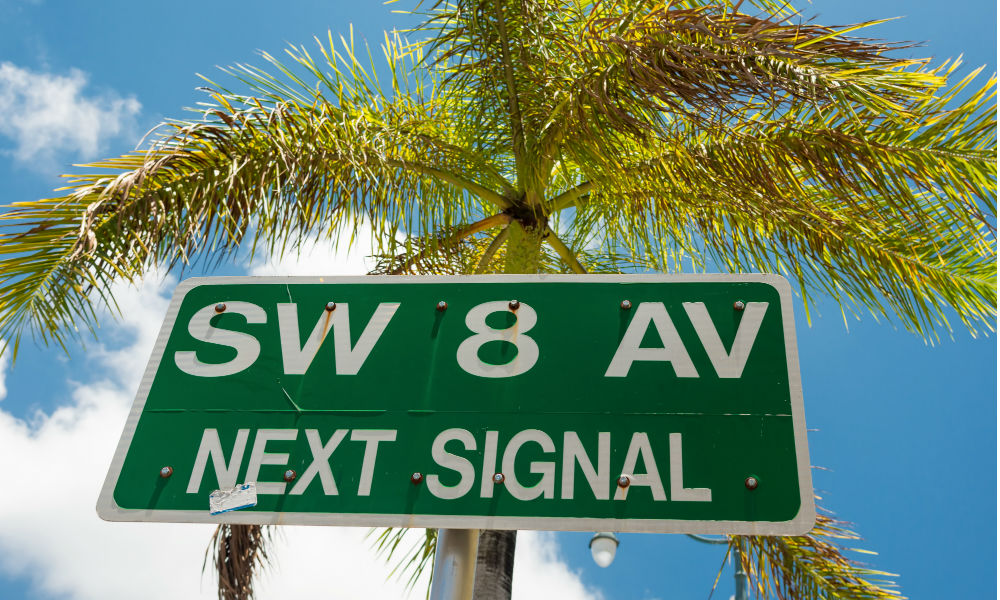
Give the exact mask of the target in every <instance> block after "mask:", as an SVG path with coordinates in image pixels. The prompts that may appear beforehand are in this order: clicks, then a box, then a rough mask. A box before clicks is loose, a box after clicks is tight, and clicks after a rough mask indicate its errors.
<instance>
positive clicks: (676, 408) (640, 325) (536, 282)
mask: <svg viewBox="0 0 1000 600" xmlns="http://www.w3.org/2000/svg"><path fill="white" fill-rule="evenodd" d="M789 296H790V294H789V291H788V286H787V283H785V282H784V280H782V279H780V278H777V277H773V276H761V275H757V276H752V275H750V276H703V277H686V278H679V277H667V276H637V277H590V276H574V277H565V276H564V277H474V278H413V279H406V278H398V277H397V278H374V277H365V278H326V279H324V280H319V279H304V278H281V279H275V278H215V279H202V280H190V281H189V282H185V284H182V287H181V288H179V289H178V291H177V293H176V295H175V298H174V300H173V303H172V305H171V308H170V313H169V314H168V316H167V321H166V322H165V324H164V328H163V331H162V332H161V336H160V339H159V341H158V343H157V347H156V350H155V351H154V356H153V358H152V359H151V363H150V367H149V370H148V371H147V374H146V378H145V380H144V383H143V387H142V389H140V391H139V395H138V398H137V401H136V406H135V407H134V409H133V413H132V415H131V417H130V420H129V423H128V425H127V427H126V431H125V434H124V436H123V439H122V443H121V445H120V447H119V452H118V454H117V455H116V458H115V462H114V464H113V465H112V468H111V471H110V473H109V476H108V480H107V482H106V484H105V487H104V489H103V491H102V496H101V499H100V501H99V504H98V511H99V513H100V515H101V516H102V517H104V518H106V519H111V520H143V521H185V522H229V523H262V524H263V523H284V524H342V525H367V526H383V525H385V526H404V527H405V526H426V527H451V528H501V529H503V528H517V529H569V530H607V531H648V532H690V533H741V534H766V535H781V534H801V533H804V532H805V531H808V530H809V529H810V528H811V527H812V524H813V522H814V519H815V513H814V507H813V501H812V486H811V481H810V478H809V468H808V453H807V451H806V445H805V437H804V436H805V431H804V430H805V420H804V417H803V415H802V397H801V390H800V387H799V380H798V365H797V357H796V356H795V344H794V329H793V323H792V321H791V318H792V317H791V309H790V304H789V303H790V297H789ZM514 298H517V302H511V301H510V300H509V299H514ZM505 299H507V300H505ZM623 300H627V302H626V303H623ZM442 301H444V302H446V303H447V306H446V308H442V306H441V305H440V304H439V303H440V302H442ZM737 303H738V304H737ZM387 306H390V307H393V308H386V307H387ZM338 310H339V311H341V312H340V313H337V311H338ZM337 319H341V320H340V321H338V320H337ZM240 336H242V337H240ZM338 336H339V337H338ZM477 336H479V337H478V338H477ZM470 339H471V340H473V341H472V342H469V341H468V340H470ZM473 346H474V347H473ZM470 347H471V350H470ZM463 352H464V353H465V354H464V355H463ZM238 367H239V370H238V371H237V370H236V369H237V368H238ZM230 371H233V372H230ZM165 467H170V469H169V470H168V469H165ZM249 483H252V484H254V485H255V488H256V494H257V497H256V504H255V505H253V506H248V507H245V508H242V509H241V510H238V511H233V512H225V513H221V514H217V515H212V514H210V513H209V495H210V494H211V493H212V492H213V491H215V490H218V489H220V488H222V489H230V488H234V486H238V485H245V484H249Z"/></svg>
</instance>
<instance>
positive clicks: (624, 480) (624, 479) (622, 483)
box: [618, 475, 632, 489]
mask: <svg viewBox="0 0 1000 600" xmlns="http://www.w3.org/2000/svg"><path fill="white" fill-rule="evenodd" d="M630 483H632V480H631V479H629V476H628V475H622V476H621V477H619V478H618V487H620V488H623V489H624V488H627V487H628V484H630Z"/></svg>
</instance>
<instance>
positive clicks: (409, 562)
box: [368, 527, 437, 597]
mask: <svg viewBox="0 0 1000 600" xmlns="http://www.w3.org/2000/svg"><path fill="white" fill-rule="evenodd" d="M410 531H411V530H409V529H401V528H393V527H386V528H384V529H371V530H369V532H368V537H370V538H371V537H374V541H373V542H372V547H373V548H374V550H375V554H376V555H377V556H379V557H380V558H382V559H383V560H385V561H386V562H387V563H392V561H393V560H394V559H396V558H397V557H398V560H396V564H395V565H393V566H392V570H391V571H389V577H396V578H398V579H399V580H403V579H404V578H405V581H406V589H407V590H412V589H413V588H414V586H416V584H417V581H419V580H420V578H421V577H422V576H423V574H424V573H425V572H428V569H429V571H430V572H429V574H430V576H429V577H428V581H427V595H428V597H429V596H430V589H431V582H432V581H433V578H434V553H435V551H436V550H437V529H425V530H424V535H423V537H421V538H419V539H417V540H416V541H415V542H413V544H411V545H410V546H409V547H408V548H402V549H401V548H400V544H402V543H403V541H404V538H406V536H407V534H408V533H409V532H410ZM400 552H402V553H403V554H402V556H400V555H399V553H400Z"/></svg>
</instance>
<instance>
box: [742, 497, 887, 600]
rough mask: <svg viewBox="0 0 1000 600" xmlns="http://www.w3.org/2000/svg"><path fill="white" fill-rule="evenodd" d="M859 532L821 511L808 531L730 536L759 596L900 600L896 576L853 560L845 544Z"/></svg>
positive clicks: (844, 599)
mask: <svg viewBox="0 0 1000 600" xmlns="http://www.w3.org/2000/svg"><path fill="white" fill-rule="evenodd" d="M859 539H860V538H859V536H858V535H857V534H856V533H854V532H853V531H851V530H849V529H847V528H846V525H845V524H844V523H842V522H839V521H836V520H834V519H832V518H830V517H829V516H827V515H824V514H820V515H818V516H817V519H816V526H815V527H814V528H813V530H812V531H810V532H809V534H808V535H804V536H796V537H771V536H733V537H732V538H730V544H731V546H735V547H736V548H738V549H739V553H738V554H739V555H740V556H742V560H743V568H744V569H745V570H746V572H747V574H748V575H749V576H750V581H751V586H752V587H753V588H754V589H755V591H756V595H757V597H758V598H763V600H768V599H769V598H778V599H780V600H785V599H790V598H795V599H796V600H828V599H833V598H838V599H843V600H901V599H903V598H904V596H902V595H901V594H900V593H899V592H898V591H897V590H896V583H895V581H893V579H892V578H893V577H895V575H893V574H891V573H886V572H883V571H879V570H876V569H872V568H870V567H867V566H865V565H864V564H862V563H860V562H858V561H856V560H852V559H850V558H848V557H846V556H845V555H844V551H845V550H850V551H854V552H860V553H863V554H867V555H872V554H874V553H873V552H871V551H868V550H861V549H857V548H844V547H843V546H842V545H841V544H842V543H844V542H846V541H855V540H859Z"/></svg>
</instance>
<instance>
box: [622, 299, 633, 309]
mask: <svg viewBox="0 0 1000 600" xmlns="http://www.w3.org/2000/svg"><path fill="white" fill-rule="evenodd" d="M630 308H632V303H631V302H629V301H628V300H622V310H629V309H630Z"/></svg>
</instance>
